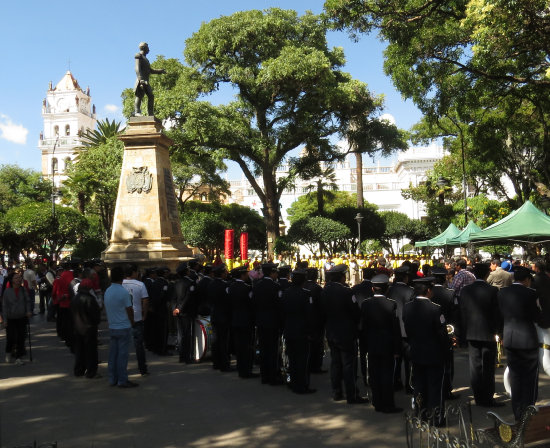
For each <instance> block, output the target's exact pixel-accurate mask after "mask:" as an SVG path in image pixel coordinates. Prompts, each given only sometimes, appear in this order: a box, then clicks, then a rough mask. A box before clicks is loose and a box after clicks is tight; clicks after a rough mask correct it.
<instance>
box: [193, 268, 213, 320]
mask: <svg viewBox="0 0 550 448" xmlns="http://www.w3.org/2000/svg"><path fill="white" fill-rule="evenodd" d="M210 283H212V277H208V276H206V275H205V276H204V277H203V278H201V279H200V280H199V282H198V283H197V312H198V314H200V315H201V316H210V314H211V312H212V302H210V299H209V297H208V285H210Z"/></svg>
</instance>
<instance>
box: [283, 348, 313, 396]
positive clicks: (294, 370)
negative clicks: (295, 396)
mask: <svg viewBox="0 0 550 448" xmlns="http://www.w3.org/2000/svg"><path fill="white" fill-rule="evenodd" d="M285 343H286V354H287V356H288V364H289V365H288V371H289V374H290V387H291V389H292V390H293V391H294V392H304V391H306V390H307V389H309V359H310V357H309V342H308V340H307V339H306V338H303V339H286V340H285Z"/></svg>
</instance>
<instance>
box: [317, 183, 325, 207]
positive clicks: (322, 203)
mask: <svg viewBox="0 0 550 448" xmlns="http://www.w3.org/2000/svg"><path fill="white" fill-rule="evenodd" d="M324 212H325V198H324V191H323V179H319V180H318V181H317V213H319V216H323V213H324Z"/></svg>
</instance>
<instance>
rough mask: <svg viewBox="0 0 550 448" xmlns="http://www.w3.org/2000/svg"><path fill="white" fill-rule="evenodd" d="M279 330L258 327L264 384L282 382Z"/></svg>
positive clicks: (261, 374) (261, 373)
mask: <svg viewBox="0 0 550 448" xmlns="http://www.w3.org/2000/svg"><path fill="white" fill-rule="evenodd" d="M280 339H281V336H280V331H279V329H278V328H266V327H258V344H259V347H260V376H261V377H262V382H263V383H274V382H276V381H280V366H279V341H280Z"/></svg>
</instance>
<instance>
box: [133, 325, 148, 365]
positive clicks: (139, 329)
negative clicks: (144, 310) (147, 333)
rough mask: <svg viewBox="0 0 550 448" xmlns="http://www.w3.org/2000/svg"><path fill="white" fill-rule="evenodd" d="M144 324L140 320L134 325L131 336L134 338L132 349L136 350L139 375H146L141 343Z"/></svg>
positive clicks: (142, 344)
mask: <svg viewBox="0 0 550 448" xmlns="http://www.w3.org/2000/svg"><path fill="white" fill-rule="evenodd" d="M144 328H145V323H144V322H143V321H142V320H140V321H139V322H135V323H134V327H133V328H132V335H133V337H134V347H135V349H136V358H137V363H138V369H139V373H141V374H145V373H147V361H146V360H145V344H144V342H143V335H144Z"/></svg>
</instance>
